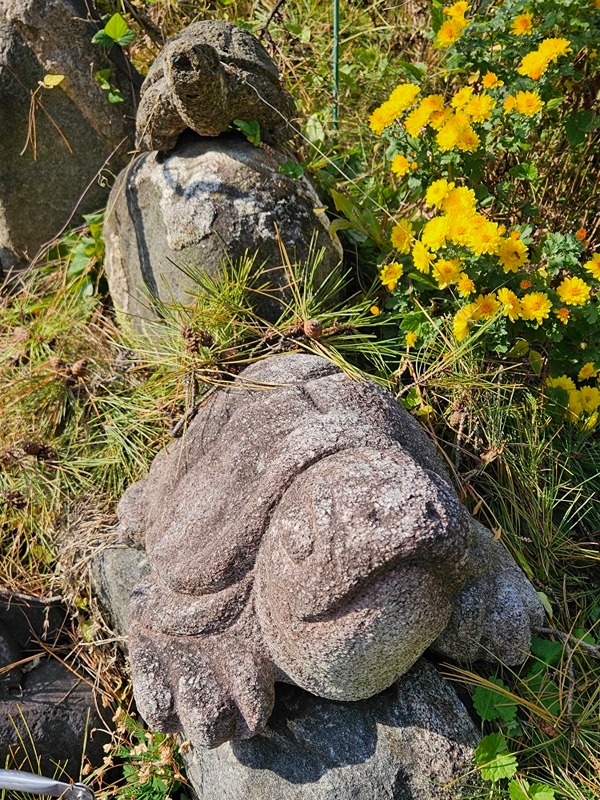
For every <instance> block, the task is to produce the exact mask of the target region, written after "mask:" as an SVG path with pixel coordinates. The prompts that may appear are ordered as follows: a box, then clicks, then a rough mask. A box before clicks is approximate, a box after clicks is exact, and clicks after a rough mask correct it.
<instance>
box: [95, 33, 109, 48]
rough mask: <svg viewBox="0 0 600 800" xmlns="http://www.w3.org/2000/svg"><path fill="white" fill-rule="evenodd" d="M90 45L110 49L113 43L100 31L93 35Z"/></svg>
mask: <svg viewBox="0 0 600 800" xmlns="http://www.w3.org/2000/svg"><path fill="white" fill-rule="evenodd" d="M92 44H99V45H101V46H102V47H112V46H113V44H114V41H113V39H111V37H110V36H108V35H107V34H106V33H105V32H104V31H103V30H102V31H98V32H97V33H95V34H94V36H93V38H92Z"/></svg>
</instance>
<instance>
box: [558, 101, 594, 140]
mask: <svg viewBox="0 0 600 800" xmlns="http://www.w3.org/2000/svg"><path fill="white" fill-rule="evenodd" d="M594 116H595V115H594V112H593V111H591V110H590V109H588V108H584V109H582V110H581V111H576V112H575V114H572V115H571V116H570V117H569V118H568V120H567V121H566V123H565V132H566V134H567V140H568V142H569V144H570V145H571V147H578V146H579V145H580V144H583V143H584V142H585V137H586V135H587V134H588V133H589V132H590V131H591V130H593V127H594V124H593V123H594Z"/></svg>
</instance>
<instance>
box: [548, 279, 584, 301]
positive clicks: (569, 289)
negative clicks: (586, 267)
mask: <svg viewBox="0 0 600 800" xmlns="http://www.w3.org/2000/svg"><path fill="white" fill-rule="evenodd" d="M556 294H557V295H558V297H559V299H560V300H561V302H563V303H564V304H565V305H566V306H584V305H585V304H586V303H587V301H588V300H589V299H590V287H589V286H588V285H587V283H586V282H585V281H582V280H581V278H578V277H577V276H574V277H572V278H565V279H564V280H563V281H562V282H561V283H560V285H559V286H557V288H556Z"/></svg>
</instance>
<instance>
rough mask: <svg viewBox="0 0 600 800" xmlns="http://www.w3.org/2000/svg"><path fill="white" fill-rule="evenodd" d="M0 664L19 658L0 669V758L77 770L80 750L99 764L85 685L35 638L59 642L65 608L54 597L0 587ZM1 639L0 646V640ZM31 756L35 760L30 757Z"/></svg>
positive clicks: (98, 726)
mask: <svg viewBox="0 0 600 800" xmlns="http://www.w3.org/2000/svg"><path fill="white" fill-rule="evenodd" d="M0 619H1V620H2V625H1V628H2V630H1V631H0V667H3V666H5V664H3V663H2V661H3V659H7V660H8V661H9V663H15V662H21V664H20V667H19V668H17V669H13V670H10V672H9V673H8V676H9V679H8V680H4V681H3V680H2V679H1V676H0V764H1V765H2V767H4V766H8V767H9V768H11V769H25V770H29V771H34V772H37V771H38V769H41V770H42V771H45V772H46V774H48V775H54V774H55V770H56V765H57V764H60V765H62V766H64V767H65V770H66V771H65V775H69V776H71V777H73V778H75V779H78V778H79V770H80V767H81V760H82V755H83V751H84V745H85V755H86V756H87V757H88V758H89V759H90V760H91V762H92V764H94V765H96V766H99V765H100V764H101V763H102V759H103V756H104V752H103V749H102V748H103V745H104V744H106V743H107V742H108V741H109V738H110V736H109V734H108V733H107V731H106V728H107V723H106V721H103V720H101V719H100V716H99V714H98V711H97V703H96V698H95V696H94V691H93V689H92V688H91V686H90V685H89V684H88V682H87V681H85V680H84V679H83V678H82V677H78V675H77V674H76V665H75V664H72V665H71V666H72V667H74V668H75V669H73V670H70V669H69V668H68V667H67V665H65V664H62V663H60V662H59V661H58V660H56V659H54V658H52V657H51V656H48V655H47V651H46V650H45V649H44V647H43V646H42V644H41V643H45V644H46V645H49V646H50V647H61V646H62V645H63V644H65V642H66V636H65V629H66V625H67V623H68V615H67V611H66V609H65V608H63V607H62V606H61V605H60V604H58V603H56V602H46V601H43V600H40V599H38V598H35V597H28V596H26V595H21V594H13V593H11V592H8V591H5V590H0ZM3 642H4V644H5V645H6V644H8V647H7V648H6V649H5V650H4V651H3V652H2V643H3ZM38 759H39V764H38Z"/></svg>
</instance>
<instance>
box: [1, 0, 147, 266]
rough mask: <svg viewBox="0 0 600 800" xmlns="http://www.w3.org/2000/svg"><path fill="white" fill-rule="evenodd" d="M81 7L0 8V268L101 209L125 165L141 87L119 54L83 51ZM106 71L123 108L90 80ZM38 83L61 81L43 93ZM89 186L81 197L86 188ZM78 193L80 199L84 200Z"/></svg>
mask: <svg viewBox="0 0 600 800" xmlns="http://www.w3.org/2000/svg"><path fill="white" fill-rule="evenodd" d="M91 8H92V4H91V3H88V2H86V1H85V0H44V2H40V0H0V268H1V269H2V270H3V271H4V272H8V271H9V270H10V269H11V268H13V267H15V268H16V267H21V266H24V265H25V264H26V263H27V262H28V260H29V259H31V258H33V257H34V256H35V255H36V253H37V252H38V250H39V248H40V247H41V246H42V245H44V244H45V243H46V242H48V241H50V240H51V239H52V238H53V237H55V236H56V235H57V234H58V233H59V232H60V231H61V230H62V228H63V227H64V226H65V225H66V224H67V223H68V222H69V220H71V219H73V220H74V221H76V222H79V221H80V217H79V215H80V213H85V212H89V211H95V210H97V209H98V208H100V207H101V206H102V205H104V203H105V202H106V197H107V195H108V191H109V180H108V179H109V177H110V175H111V173H115V172H118V171H119V170H120V169H121V168H122V167H123V166H124V165H125V164H126V163H127V161H128V155H127V154H128V151H129V150H130V149H131V147H132V146H133V142H134V136H135V112H136V105H137V102H136V95H137V92H138V91H139V86H140V84H141V78H140V77H139V76H138V75H137V73H136V72H135V70H134V69H133V67H132V66H131V65H130V64H129V63H128V61H127V60H126V58H125V57H124V55H123V53H122V51H121V49H120V48H119V47H117V46H115V47H113V48H112V49H111V51H110V52H107V51H106V50H105V49H104V48H102V47H98V46H96V45H93V44H92V43H91V39H92V37H93V35H94V33H95V32H96V31H97V30H98V29H99V27H100V25H99V24H98V22H94V21H92V17H91V14H90V13H89V11H90V9H91ZM101 69H110V70H111V78H110V82H111V83H112V84H113V85H114V86H116V87H118V88H119V89H120V90H121V92H122V94H123V97H124V102H122V103H117V104H111V103H109V102H108V101H107V99H106V95H105V93H104V92H103V91H102V88H101V87H100V85H99V83H98V82H97V81H96V80H95V79H94V75H95V73H97V72H98V71H99V70H101ZM46 74H53V75H64V76H65V77H64V80H63V81H62V82H61V83H60V84H59V85H58V86H56V87H54V88H52V89H45V88H41V87H40V86H39V81H43V79H44V76H45V75H46ZM88 186H89V189H88ZM86 190H87V191H86Z"/></svg>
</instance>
